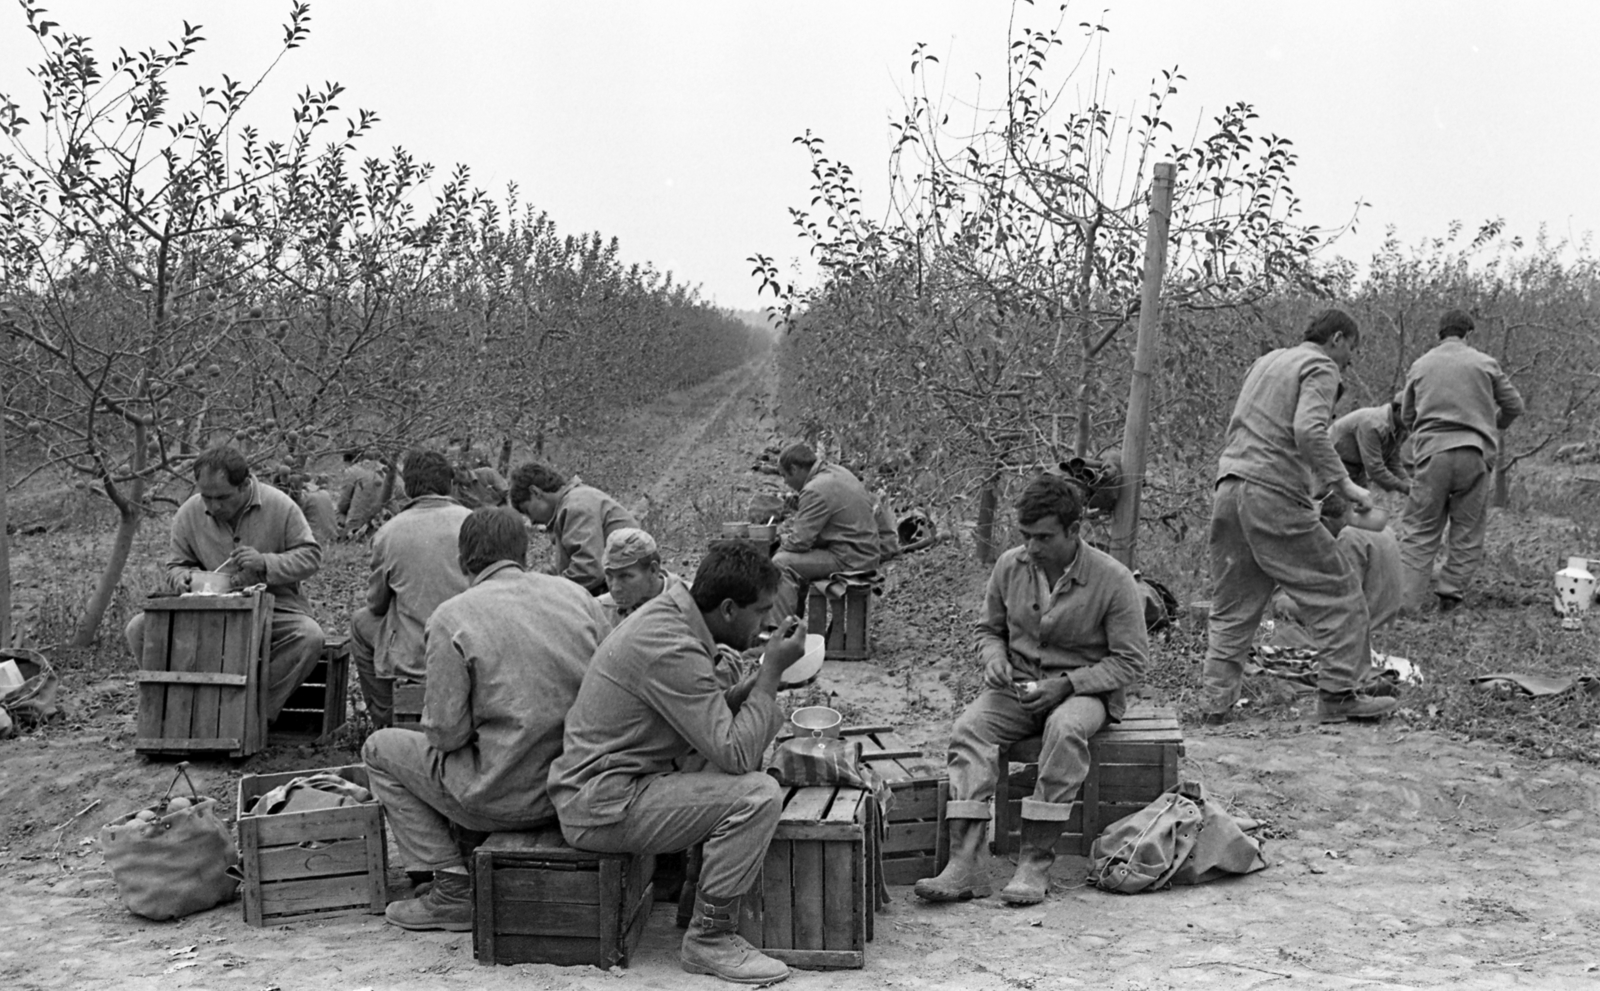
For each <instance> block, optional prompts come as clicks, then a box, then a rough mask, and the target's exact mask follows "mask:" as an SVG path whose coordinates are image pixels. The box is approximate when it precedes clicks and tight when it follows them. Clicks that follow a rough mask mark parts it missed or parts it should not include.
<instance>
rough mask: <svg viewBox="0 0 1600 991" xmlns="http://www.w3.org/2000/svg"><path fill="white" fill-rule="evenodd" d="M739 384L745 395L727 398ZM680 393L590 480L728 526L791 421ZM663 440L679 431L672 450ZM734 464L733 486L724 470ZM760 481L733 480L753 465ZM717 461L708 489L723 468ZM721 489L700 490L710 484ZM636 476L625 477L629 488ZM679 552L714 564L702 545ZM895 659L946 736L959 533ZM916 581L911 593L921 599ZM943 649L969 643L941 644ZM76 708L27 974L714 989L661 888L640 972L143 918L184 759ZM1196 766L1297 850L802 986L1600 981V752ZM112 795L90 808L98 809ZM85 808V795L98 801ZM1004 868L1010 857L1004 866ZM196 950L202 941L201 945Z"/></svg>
mask: <svg viewBox="0 0 1600 991" xmlns="http://www.w3.org/2000/svg"><path fill="white" fill-rule="evenodd" d="M717 388H720V389H721V392H720V394H719V393H718V391H717ZM717 388H708V389H706V390H701V391H698V392H696V393H693V394H689V395H680V396H674V397H666V398H665V399H663V400H662V403H661V404H659V405H658V407H657V408H655V409H653V410H652V411H649V412H648V414H647V415H645V416H644V417H643V418H635V419H634V420H632V421H630V422H631V425H632V428H633V429H634V430H635V431H636V433H637V435H638V436H639V438H640V442H639V444H638V445H637V446H636V447H634V448H631V449H629V450H628V451H624V452H622V454H621V455H619V458H620V459H621V460H619V461H613V462H608V463H596V464H595V466H594V470H593V471H590V470H586V471H585V472H584V474H585V477H586V478H590V479H591V480H596V478H597V476H598V479H599V480H600V481H602V482H604V481H606V480H607V478H608V477H609V478H611V479H616V478H621V477H622V476H623V475H624V474H625V472H624V471H623V469H622V468H621V467H619V466H620V465H621V463H622V462H623V461H632V462H637V463H636V464H634V465H633V467H635V468H637V469H639V470H640V471H641V472H642V474H640V475H639V476H638V477H642V478H645V479H646V484H641V485H637V486H635V487H634V488H633V489H632V490H631V491H630V494H631V495H633V496H634V497H635V498H638V497H641V496H643V495H646V494H647V495H648V497H649V505H650V507H651V512H652V514H653V519H654V523H653V526H654V527H655V529H656V530H657V532H658V533H665V532H669V531H670V530H671V529H672V528H673V527H683V526H685V525H686V524H687V523H688V522H690V521H691V519H696V520H698V521H699V522H702V523H704V522H706V521H709V520H714V519H716V518H717V517H718V515H721V514H724V513H726V511H727V507H730V506H734V505H737V504H738V503H739V502H740V501H741V500H745V499H747V498H748V494H749V492H751V491H752V490H753V489H755V488H759V487H761V486H762V485H763V484H765V483H764V482H763V480H762V479H761V478H760V477H758V476H752V475H750V474H749V473H748V472H747V471H746V469H747V468H748V467H749V464H750V462H751V460H752V456H753V454H754V453H755V452H757V451H759V449H760V447H761V445H762V443H764V442H765V439H766V438H767V435H768V432H769V431H770V429H771V425H772V424H771V421H770V419H768V418H767V417H766V416H765V415H764V409H765V408H766V407H765V405H764V402H765V396H764V390H763V389H762V388H761V387H760V383H759V382H740V383H738V384H737V387H736V388H731V389H730V387H729V384H728V383H722V384H721V385H720V386H718V387H717ZM658 441H659V442H658ZM710 478H718V479H721V482H720V483H719V484H718V485H710V484H709V483H707V482H706V480H707V479H710ZM730 478H731V479H734V481H732V482H728V481H727V480H728V479H730ZM697 480H698V481H697ZM697 485H698V486H699V487H698V488H696V486H697ZM623 488H626V486H623ZM676 553H678V554H681V555H683V557H681V558H680V559H679V562H680V563H686V562H688V561H689V560H690V558H691V556H692V555H691V554H690V552H689V551H688V550H687V549H685V548H681V547H680V548H678V549H677V551H676ZM894 569H895V570H894V572H893V574H892V575H891V588H890V593H889V596H888V597H887V598H886V599H885V600H884V601H885V608H884V609H883V610H882V611H881V612H880V613H879V615H878V619H877V620H876V621H875V622H876V623H877V630H876V633H877V642H878V645H879V650H878V656H877V658H876V659H875V660H874V661H872V662H869V663H864V664H842V663H839V662H830V663H829V665H828V668H827V670H826V671H825V672H824V675H823V681H822V682H821V685H820V688H821V690H822V691H825V692H833V693H837V699H838V701H839V702H840V703H842V704H846V705H848V706H849V707H850V708H851V709H853V711H854V712H856V713H857V714H869V715H870V717H871V718H872V719H873V720H874V721H890V722H895V723H897V724H899V725H901V726H902V727H904V729H905V733H906V735H907V736H908V737H910V738H911V739H913V740H914V741H917V742H921V743H923V744H924V745H925V746H926V747H927V750H928V752H930V753H937V752H938V751H939V749H940V747H941V746H942V743H943V740H944V735H945V734H946V733H947V731H948V710H949V690H948V687H947V684H948V682H949V681H950V676H951V675H952V673H953V672H955V671H956V670H957V668H958V667H959V666H960V665H965V664H970V663H971V661H970V659H969V658H968V655H966V654H965V652H964V651H962V650H960V649H959V648H958V645H957V646H948V644H950V643H951V641H952V640H953V637H952V636H951V634H950V630H952V629H953V628H954V627H955V626H957V625H961V624H963V623H965V622H967V621H968V619H969V616H968V611H969V610H970V609H971V607H972V605H973V603H974V602H975V598H976V595H977V594H978V592H979V591H980V587H979V586H978V584H977V582H978V579H979V578H980V577H981V575H980V574H979V573H977V572H975V571H974V570H973V569H971V568H970V566H964V565H962V564H960V563H959V561H958V557H957V555H956V554H955V552H954V551H953V550H950V549H940V550H936V551H935V552H931V553H930V554H929V555H926V556H923V557H922V558H920V559H913V560H910V561H905V562H902V563H900V564H897V565H895V566H894ZM897 593H898V597H897ZM941 644H944V645H947V646H939V645H941ZM68 683H69V687H71V688H72V690H73V691H72V695H71V697H70V698H68V699H67V701H68V702H69V704H70V705H71V706H72V707H73V711H74V713H75V714H74V717H73V720H72V721H71V722H70V723H68V724H65V725H58V726H54V727H51V728H49V729H48V730H46V731H45V732H43V733H37V734H33V735H30V736H27V737H23V738H19V739H14V740H10V741H4V742H0V894H3V897H0V987H4V988H8V989H11V988H16V989H32V988H49V989H68V988H86V989H88V988H110V987H116V988H129V989H142V988H162V989H169V988H228V989H235V988H238V989H254V991H260V989H272V988H275V989H280V991H291V989H300V988H328V989H335V991H357V989H362V988H371V989H381V988H457V987H459V988H513V987H515V988H519V989H523V988H573V989H578V988H608V989H616V988H624V987H638V988H669V989H684V988H692V987H693V988H699V987H706V988H709V987H715V986H721V985H720V982H717V981H714V980H713V979H711V978H704V977H692V976H689V975H686V974H684V973H683V972H682V971H681V970H679V968H678V966H677V962H676V944H677V940H678V937H679V933H678V930H676V929H675V928H674V927H673V911H672V906H669V905H665V904H658V905H657V906H656V910H655V912H654V914H653V915H652V918H651V921H650V924H649V928H648V930H647V933H646V936H645V939H644V942H643V944H642V946H641V947H640V949H639V951H638V952H637V954H636V956H635V959H634V961H633V964H632V966H631V967H630V968H628V969H627V970H615V971H612V972H602V971H599V970H595V969H592V968H556V967H549V966H537V965H521V966H516V967H482V966H479V965H478V964H477V963H476V962H475V961H474V960H473V956H472V943H471V936H470V934H443V933H433V934H428V933H407V932H404V931H401V930H398V929H395V928H393V927H389V926H386V925H385V924H384V923H383V922H382V920H381V918H379V917H374V916H350V917H343V918H339V919H331V920H326V921H320V922H309V923H296V924H291V925H287V926H282V927H273V928H265V929H253V928H250V927H248V926H246V925H245V924H244V922H243V920H242V913H241V909H240V906H239V904H238V903H237V902H235V903H232V904H229V905H224V906H220V907H218V908H216V909H214V910H212V911H209V912H204V913H201V914H198V915H195V916H191V917H189V918H186V919H182V920H179V921H176V922H170V923H155V922H148V921H145V920H142V919H139V918H137V917H135V916H132V915H130V914H128V913H127V912H126V911H125V910H124V909H123V908H122V907H121V905H120V904H119V902H118V901H117V898H116V892H115V889H114V887H113V885H112V881H111V877H110V874H109V872H108V871H107V870H106V869H105V867H104V865H103V863H102V862H101V858H100V856H99V853H98V852H97V851H96V849H95V847H94V845H93V837H94V836H95V835H96V833H97V832H98V829H99V826H100V825H101V824H102V823H104V822H106V821H109V820H110V819H112V818H114V817H115V816H117V815H119V814H121V813H124V812H126V811H128V810H131V809H133V808H136V807H138V806H141V805H143V804H146V803H147V802H148V801H149V800H150V799H151V798H153V797H154V796H157V795H159V794H160V793H161V792H162V791H163V790H164V789H165V788H166V785H167V782H168V781H169V779H170V777H171V773H172V771H171V767H170V765H164V764H158V763H149V762H147V761H145V760H143V759H142V758H140V757H138V756H137V755H135V754H133V753H132V752H131V750H130V749H129V746H130V744H131V738H132V735H133V734H132V724H131V719H130V718H129V714H130V713H131V711H132V710H131V709H130V708H129V707H128V700H129V699H130V698H131V690H130V688H129V682H127V681H126V679H125V678H123V677H121V676H113V677H110V678H105V679H103V680H102V681H100V682H96V683H92V684H86V683H79V682H74V681H73V680H72V679H71V678H68ZM1185 735H1186V738H1187V739H1186V745H1187V756H1186V757H1185V760H1184V773H1185V775H1186V776H1197V777H1199V778H1200V779H1201V780H1202V781H1204V783H1205V784H1206V786H1207V788H1208V789H1209V791H1210V793H1211V794H1212V795H1213V796H1214V797H1216V798H1218V799H1220V800H1223V801H1225V802H1227V803H1230V804H1232V805H1233V806H1234V807H1237V808H1239V809H1241V810H1245V811H1248V813H1249V814H1251V815H1253V816H1255V817H1256V818H1258V819H1260V820H1262V821H1263V823H1264V827H1263V831H1264V832H1265V833H1266V834H1267V835H1268V836H1269V837H1270V838H1269V839H1268V842H1267V854H1268V857H1269V859H1270V862H1271V866H1270V867H1269V868H1268V869H1267V870H1265V871H1262V872H1260V873H1257V874H1254V875H1251V876H1249V877H1245V878H1240V879H1235V880H1232V881H1227V882H1221V883H1215V884H1211V885H1205V886H1201V887H1197V888H1179V889H1173V890H1169V891H1165V892H1159V893H1154V894H1144V895H1136V896H1119V895H1111V894H1105V893H1102V892H1099V891H1096V890H1094V889H1092V888H1088V887H1086V886H1085V885H1084V884H1083V880H1082V878H1083V874H1084V867H1085V862H1084V861H1083V860H1082V859H1080V858H1075V857H1064V858H1062V859H1061V860H1060V861H1059V862H1058V865H1057V868H1056V871H1055V888H1054V891H1053V895H1052V897H1051V899H1050V900H1049V901H1048V902H1047V903H1045V904H1044V905H1042V906H1039V907H1035V908H1027V909H1011V908H1007V907H1006V906H1004V905H1002V904H1000V902H999V901H998V899H987V900H981V901H975V902H970V903H965V904H958V905H952V906H924V905H921V904H919V903H918V902H917V900H916V899H915V898H914V897H913V896H912V895H911V892H910V889H909V888H895V889H892V890H893V895H894V903H893V905H892V906H891V907H890V908H889V909H887V910H886V911H885V912H884V913H883V914H882V915H880V917H879V920H878V925H877V937H876V940H875V941H874V942H873V943H871V944H869V947H868V953H867V966H866V968H865V969H864V970H860V971H840V972H826V973H823V972H805V971H797V972H796V973H795V975H794V976H793V977H792V978H791V980H790V981H789V984H788V986H791V987H795V988H845V989H850V988H884V987H891V988H961V989H987V988H996V989H999V988H1022V989H1042V988H1073V987H1093V988H1106V989H1128V991H1133V989H1157V988H1177V987H1184V988H1192V987H1216V988H1228V989H1237V988H1256V987H1276V988H1343V987H1377V988H1401V987H1428V988H1431V987H1465V988H1477V987H1484V988H1494V987H1532V988H1567V987H1571V988H1579V987H1582V988H1591V987H1595V986H1597V982H1600V884H1596V881H1597V879H1600V842H1597V839H1600V819H1597V816H1600V770H1597V769H1596V768H1594V767H1592V766H1588V765H1583V764H1576V763H1567V762H1563V761H1554V760H1545V761H1537V760H1528V759H1524V758H1521V757H1515V756H1511V755H1509V754H1508V753H1507V752H1506V751H1505V750H1503V749H1501V748H1499V747H1496V746H1494V745H1492V744H1486V743H1477V742H1473V743H1469V742H1466V741H1464V740H1463V739H1460V738H1452V737H1449V736H1446V735H1443V734H1439V733H1435V732H1431V731H1415V732H1413V731H1408V730H1407V729H1406V728H1405V727H1404V726H1402V725H1399V724H1394V725H1386V726H1380V727H1354V726H1350V727H1336V728H1331V729H1328V728H1322V727H1318V726H1316V725H1314V724H1309V723H1308V724H1296V723H1293V722H1281V721H1266V720H1250V721H1245V722H1243V723H1240V724H1236V725H1233V726H1230V727H1227V728H1225V729H1223V730H1220V731H1202V730H1201V729H1200V728H1198V727H1195V726H1186V727H1185ZM341 759H343V758H342V757H341V755H340V753H338V752H336V751H323V752H318V753H312V752H308V751H295V750H290V751H280V752H275V753H268V754H263V755H258V756H257V757H256V758H253V759H252V760H251V761H249V762H247V763H245V764H244V765H243V766H242V767H241V766H236V765H232V764H228V763H225V762H223V763H213V764H206V765H203V766H201V767H199V768H198V771H199V777H200V780H201V787H202V789H203V790H205V791H207V792H210V793H212V794H214V795H215V796H216V797H218V798H219V800H221V801H223V803H224V805H227V806H229V807H231V802H232V787H233V782H234V781H235V780H236V779H237V776H238V774H239V773H240V772H241V770H243V771H258V770H264V769H268V768H271V769H280V768H294V767H312V766H320V765H321V764H324V763H327V762H336V761H338V760H341ZM86 808H87V811H83V810H85V809H86ZM79 812H82V814H81V815H77V813H79ZM993 867H994V873H995V881H996V884H997V885H998V884H1002V883H1004V880H1005V877H1006V872H1007V868H1008V865H1006V864H1005V863H1004V862H996V863H995V864H994V865H993ZM189 948H192V952H190V951H189Z"/></svg>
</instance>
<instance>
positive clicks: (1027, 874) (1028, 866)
mask: <svg viewBox="0 0 1600 991" xmlns="http://www.w3.org/2000/svg"><path fill="white" fill-rule="evenodd" d="M1064 826H1066V823H1064V822H1060V821H1058V820H1052V819H1024V820H1022V853H1021V854H1019V855H1018V856H1017V872H1016V873H1015V874H1013V875H1012V876H1011V883H1009V884H1007V885H1006V886H1005V887H1004V888H1001V889H1000V900H1001V901H1003V902H1005V903H1006V904H1007V905H1037V904H1039V903H1040V902H1042V901H1044V900H1045V898H1046V897H1047V896H1049V894H1050V868H1051V866H1053V865H1054V864H1055V862H1056V841H1057V840H1059V839H1060V838H1061V830H1062V828H1063V827H1064Z"/></svg>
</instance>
